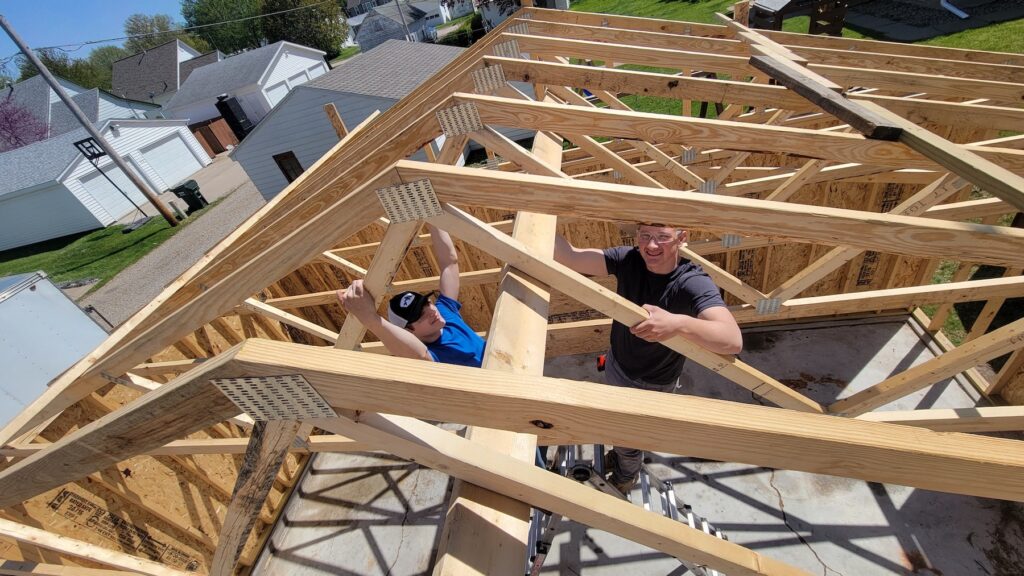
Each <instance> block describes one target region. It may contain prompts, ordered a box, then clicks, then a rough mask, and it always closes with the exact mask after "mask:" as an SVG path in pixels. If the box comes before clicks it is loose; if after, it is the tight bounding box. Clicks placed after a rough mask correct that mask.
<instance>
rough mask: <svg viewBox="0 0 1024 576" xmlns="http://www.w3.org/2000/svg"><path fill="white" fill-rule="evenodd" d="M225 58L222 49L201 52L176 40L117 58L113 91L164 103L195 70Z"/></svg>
mask: <svg viewBox="0 0 1024 576" xmlns="http://www.w3.org/2000/svg"><path fill="white" fill-rule="evenodd" d="M223 59H224V55H223V54H221V52H220V51H219V50H214V51H213V52H207V53H206V54H200V53H199V51H197V50H196V49H195V48H192V47H191V46H189V45H188V44H186V43H184V42H182V41H181V40H178V39H174V40H171V41H170V42H166V43H164V44H161V45H160V46H155V47H153V48H150V49H148V50H144V51H142V52H139V53H137V54H132V55H131V56H126V57H124V58H122V59H120V60H117V61H115V62H114V64H113V67H112V70H111V72H112V74H113V76H112V77H111V86H112V88H111V92H113V93H114V94H117V95H118V96H121V97H122V98H131V99H133V100H142V101H145V102H151V103H154V104H157V105H163V104H164V103H166V102H167V101H168V100H170V99H171V97H172V96H174V93H175V92H177V91H178V88H179V87H180V86H181V84H182V83H183V82H185V80H186V79H187V78H188V76H189V74H191V73H192V71H194V70H195V69H196V68H199V67H200V66H205V65H207V64H212V63H214V62H219V61H221V60H223Z"/></svg>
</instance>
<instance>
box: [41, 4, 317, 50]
mask: <svg viewBox="0 0 1024 576" xmlns="http://www.w3.org/2000/svg"><path fill="white" fill-rule="evenodd" d="M335 1H336V0H324V1H323V2H317V3H316V4H309V5H308V6H298V7H296V8H288V9H287V10H278V11H277V12H271V13H270V14H257V15H256V16H246V17H245V18H236V19H234V20H224V21H222V22H211V23H210V24H200V25H198V26H188V27H185V28H175V29H174V30H165V31H163V32H147V33H145V34H131V35H129V36H119V37H117V38H106V39H104V40H86V41H84V42H76V43H74V44H61V45H58V46H41V47H38V48H33V49H32V50H34V51H35V50H63V51H65V52H74V51H76V50H78V49H80V48H83V47H85V46H89V45H92V44H105V43H107V42H116V41H118V40H130V39H133V38H148V37H150V36H160V35H163V34H175V33H178V32H189V31H191V30H199V29H200V28H209V27H211V26H222V25H224V24H234V23H236V22H245V21H247V20H255V19H256V18H265V17H267V16H277V15H278V14H286V13H288V12H295V11H296V10H305V9H307V8H316V7H317V6H323V5H324V4H332V3H334V2H335ZM68 48H71V50H68Z"/></svg>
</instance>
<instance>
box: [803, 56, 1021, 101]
mask: <svg viewBox="0 0 1024 576" xmlns="http://www.w3.org/2000/svg"><path fill="white" fill-rule="evenodd" d="M808 68H810V69H811V70H814V71H815V72H817V73H819V74H821V75H822V76H825V77H827V78H829V79H831V80H833V81H835V82H837V83H839V84H842V85H843V86H845V87H847V88H850V87H854V86H865V87H871V88H880V89H882V90H892V91H895V92H897V93H906V92H907V91H910V92H927V93H928V94H931V95H934V96H942V97H952V98H978V97H986V98H991V99H993V100H995V101H997V102H1007V103H1013V102H1020V100H1021V98H1022V97H1024V84H1017V83H1013V82H1006V81H1005V80H1003V81H996V80H980V79H975V78H954V77H951V76H946V75H941V74H918V73H909V72H900V71H896V70H891V69H874V70H872V69H868V68H866V67H856V68H855V67H850V66H832V65H824V64H813V63H812V64H810V65H809V66H808Z"/></svg>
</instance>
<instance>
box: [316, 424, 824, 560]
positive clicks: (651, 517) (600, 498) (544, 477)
mask: <svg viewBox="0 0 1024 576" xmlns="http://www.w3.org/2000/svg"><path fill="white" fill-rule="evenodd" d="M317 426H319V427H322V428H325V429H328V430H332V431H338V432H341V431H345V433H346V434H352V435H355V436H358V437H360V438H363V439H364V440H371V441H373V442H379V443H381V445H386V446H388V450H389V451H391V452H393V453H395V454H398V455H400V456H402V457H404V458H408V459H410V460H414V461H416V462H423V463H425V464H426V465H428V466H431V467H433V468H436V469H439V470H444V471H446V472H448V473H450V474H451V475H453V476H455V477H458V478H461V479H463V480H465V481H468V482H472V483H474V484H477V485H481V486H487V487H488V488H490V489H491V490H495V491H498V492H501V493H505V494H509V495H512V496H515V497H516V498H521V499H523V500H525V501H527V502H529V503H531V504H534V505H535V506H538V507H540V508H543V509H545V510H551V511H552V512H556V513H560V514H562V515H563V516H565V517H571V518H572V519H573V520H576V521H577V522H581V523H583V524H585V525H587V526H591V527H594V528H597V529H599V530H605V531H608V532H611V533H613V534H616V535H619V536H622V537H625V538H628V539H631V540H633V541H635V542H638V543H640V544H643V545H645V546H649V547H651V548H654V549H655V550H658V551H660V552H664V553H666V554H669V555H672V556H675V557H677V558H679V559H681V560H684V561H687V562H694V563H698V564H703V565H707V566H709V567H712V568H714V569H717V570H721V571H723V572H728V574H730V575H745V576H746V575H753V574H762V575H764V574H772V575H776V574H777V575H797V574H804V575H807V574H809V573H807V572H804V571H802V570H799V569H797V568H794V567H792V566H789V565H786V564H783V563H782V562H779V561H776V560H774V559H772V558H769V557H766V556H762V555H760V554H758V553H756V552H753V551H751V550H748V549H747V548H743V547H742V546H739V545H737V544H733V543H731V542H729V541H727V540H722V539H719V538H715V537H714V536H712V535H710V534H707V533H705V532H703V531H701V530H699V529H695V528H690V527H689V526H688V525H686V524H685V523H682V522H676V521H674V520H672V519H670V518H666V517H664V516H662V515H660V514H657V513H654V512H651V511H647V510H644V509H643V508H640V507H638V506H635V505H633V504H630V503H629V502H626V501H625V500H622V499H619V498H616V497H614V496H611V495H608V494H605V493H603V492H600V491H598V490H594V489H592V488H590V487H588V486H584V485H582V484H580V483H578V482H576V481H574V480H571V479H569V478H566V477H563V476H560V475H557V474H551V473H550V472H547V471H545V470H544V469H542V468H538V467H537V466H534V465H533V464H531V463H525V462H521V461H519V460H517V459H515V458H512V457H509V456H507V455H504V454H501V453H500V452H497V451H495V450H491V449H489V448H487V447H486V445H483V444H480V443H477V442H472V441H469V440H466V439H463V438H460V437H458V436H456V435H455V434H452V433H450V432H446V431H444V430H440V429H438V428H436V427H434V426H431V425H429V424H426V423H424V422H421V421H419V420H415V419H413V418H403V417H400V416H386V415H380V414H372V415H370V417H368V418H364V417H362V416H360V417H358V418H357V419H356V420H355V421H353V420H350V419H348V418H336V419H323V420H318V421H317ZM516 560H517V562H515V566H510V567H507V568H504V569H503V570H502V572H508V573H519V572H522V571H523V565H522V564H523V561H524V560H525V557H519V558H517V559H516ZM483 568H484V567H482V566H477V565H467V570H482V569H483ZM435 573H436V572H435ZM481 573H487V572H481Z"/></svg>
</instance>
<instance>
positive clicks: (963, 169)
mask: <svg viewBox="0 0 1024 576" xmlns="http://www.w3.org/2000/svg"><path fill="white" fill-rule="evenodd" d="M863 105H864V106H867V107H868V108H869V109H871V110H872V111H874V112H875V113H876V114H879V115H881V116H883V117H888V118H889V120H890V121H891V122H893V123H895V124H898V125H900V126H901V127H902V128H903V131H902V132H901V134H900V142H903V143H904V144H906V145H907V146H909V147H911V148H913V149H914V150H916V151H918V152H920V153H921V154H923V155H924V156H926V157H928V158H931V159H932V160H934V161H935V162H937V163H938V164H940V165H941V166H944V167H946V168H948V169H949V170H950V171H951V172H954V173H956V174H958V175H959V176H961V177H962V178H964V179H965V180H967V181H969V182H971V183H973V184H974V185H976V186H978V187H979V188H981V189H982V190H983V191H985V192H990V193H991V194H992V195H993V196H998V197H999V198H1002V199H1003V200H1005V201H1006V202H1007V203H1008V204H1010V205H1011V206H1013V207H1015V208H1016V209H1017V210H1024V178H1022V177H1020V176H1018V175H1016V174H1014V173H1013V172H1011V171H1009V170H1007V169H1006V168H1003V167H1002V166H999V165H998V164H996V163H994V162H992V161H990V160H987V159H985V158H983V157H981V156H979V155H977V154H975V153H974V152H971V151H969V150H967V149H966V148H965V147H964V146H961V145H959V144H954V143H952V142H950V141H949V140H946V139H945V138H942V137H941V136H939V135H938V134H935V133H934V132H932V131H930V130H928V129H926V128H922V127H920V126H918V125H917V124H914V123H913V122H909V121H907V120H904V119H903V118H901V117H900V116H897V115H896V114H893V113H892V112H889V111H888V110H886V109H885V108H883V107H881V106H879V105H878V104H875V103H874V102H863Z"/></svg>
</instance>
